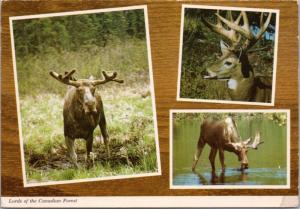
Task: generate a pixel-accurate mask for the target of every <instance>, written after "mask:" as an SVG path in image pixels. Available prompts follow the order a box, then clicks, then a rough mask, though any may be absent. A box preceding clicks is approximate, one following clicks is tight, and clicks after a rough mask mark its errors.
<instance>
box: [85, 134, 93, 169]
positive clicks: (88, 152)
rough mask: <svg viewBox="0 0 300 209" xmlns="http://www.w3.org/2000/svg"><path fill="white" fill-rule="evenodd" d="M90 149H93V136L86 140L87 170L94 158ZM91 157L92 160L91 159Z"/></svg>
mask: <svg viewBox="0 0 300 209" xmlns="http://www.w3.org/2000/svg"><path fill="white" fill-rule="evenodd" d="M92 149H93V135H91V136H89V137H88V138H87V139H86V163H87V165H86V166H87V168H90V167H91V165H92V164H93V162H94V156H93V155H92ZM91 155H92V156H91ZM91 157H92V159H91Z"/></svg>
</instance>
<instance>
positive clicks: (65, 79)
mask: <svg viewBox="0 0 300 209" xmlns="http://www.w3.org/2000/svg"><path fill="white" fill-rule="evenodd" d="M75 72H76V70H72V71H70V72H65V74H64V75H62V74H58V73H56V72H54V71H50V75H51V76H52V77H53V78H55V79H56V80H58V81H60V82H62V83H64V84H67V85H71V86H75V87H79V86H80V85H81V83H82V80H84V79H82V80H76V79H75V78H74V77H73V76H72V75H73V74H74V73H75ZM102 74H103V77H104V79H103V80H93V81H90V80H89V82H91V83H92V84H93V85H94V86H96V85H100V84H105V83H107V82H110V81H115V82H117V83H123V82H124V81H123V80H120V79H116V77H117V73H116V72H113V74H112V75H111V76H109V75H107V73H106V72H105V71H102Z"/></svg>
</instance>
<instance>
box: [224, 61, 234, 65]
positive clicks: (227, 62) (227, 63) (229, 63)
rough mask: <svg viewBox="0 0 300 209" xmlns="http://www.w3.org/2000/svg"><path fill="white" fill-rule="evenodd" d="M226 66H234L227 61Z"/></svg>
mask: <svg viewBox="0 0 300 209" xmlns="http://www.w3.org/2000/svg"><path fill="white" fill-rule="evenodd" d="M224 64H225V65H227V66H230V65H232V62H229V61H226V62H225V63H224Z"/></svg>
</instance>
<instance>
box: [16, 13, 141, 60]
mask: <svg viewBox="0 0 300 209" xmlns="http://www.w3.org/2000/svg"><path fill="white" fill-rule="evenodd" d="M13 30H14V40H15V49H16V55H17V57H19V58H20V57H24V56H28V55H38V54H41V53H42V54H47V53H53V52H59V51H65V50H67V51H78V50H80V49H81V48H90V49H92V48H93V47H94V46H98V47H104V46H106V45H107V44H108V43H109V42H114V41H115V40H121V41H124V40H126V39H131V38H137V39H144V38H145V24H144V12H143V10H131V11H115V12H104V13H97V14H84V15H83V14H81V15H70V16H61V17H48V18H38V19H26V20H14V21H13Z"/></svg>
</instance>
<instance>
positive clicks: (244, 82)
mask: <svg viewBox="0 0 300 209" xmlns="http://www.w3.org/2000/svg"><path fill="white" fill-rule="evenodd" d="M271 17H272V13H268V15H267V18H266V21H263V19H264V13H263V12H262V13H261V16H260V31H259V32H258V34H256V35H254V34H253V33H252V32H251V29H250V25H249V20H248V17H247V14H246V12H245V11H241V13H240V14H239V16H238V17H237V18H236V19H233V17H232V14H231V11H228V12H227V18H224V17H222V16H221V14H220V13H219V11H217V13H216V18H217V24H213V23H211V22H209V21H208V20H206V19H205V18H204V17H203V16H202V20H203V22H204V24H205V25H206V26H207V27H208V28H210V29H211V30H212V31H214V32H216V33H218V34H220V35H222V36H223V37H225V38H226V39H227V40H229V41H230V44H227V43H226V42H224V41H223V40H222V39H221V41H220V47H221V52H222V56H221V57H220V58H219V59H218V60H217V61H215V63H213V64H212V65H211V66H209V67H207V69H206V71H207V73H208V75H205V76H204V77H203V78H204V79H216V80H221V81H222V80H225V81H227V87H228V89H229V93H230V98H231V100H237V101H249V102H267V103H269V102H270V101H271V91H272V77H270V76H265V75H259V74H255V72H254V70H253V68H252V66H251V64H250V62H249V59H248V53H249V52H250V51H251V50H250V49H251V48H252V47H253V46H254V45H255V44H256V43H257V42H258V40H259V39H261V38H262V37H263V34H264V33H265V32H266V30H267V28H268V26H269V24H270V21H271ZM241 18H242V19H243V25H241ZM258 50H259V49H255V50H253V52H254V51H258Z"/></svg>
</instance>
